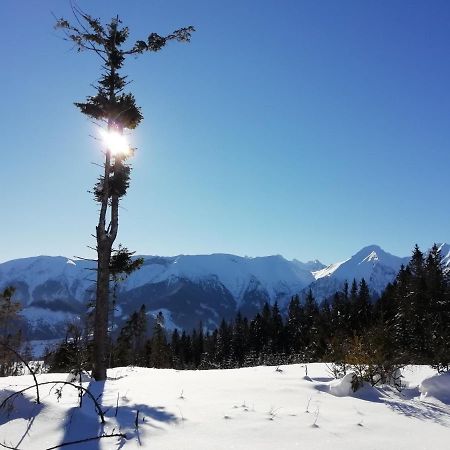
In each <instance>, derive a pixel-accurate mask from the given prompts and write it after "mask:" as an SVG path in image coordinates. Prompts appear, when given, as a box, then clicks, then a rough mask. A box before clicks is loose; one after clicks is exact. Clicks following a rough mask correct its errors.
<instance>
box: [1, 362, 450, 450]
mask: <svg viewBox="0 0 450 450" xmlns="http://www.w3.org/2000/svg"><path fill="white" fill-rule="evenodd" d="M279 369H280V370H278V371H277V370H275V368H274V367H254V368H245V369H233V370H209V371H176V370H171V369H170V370H169V369H167V370H161V369H159V370H158V369H145V368H131V367H124V368H116V369H112V370H109V372H108V376H109V377H108V380H107V381H106V382H105V383H101V382H97V383H96V382H91V383H85V384H84V386H86V387H87V386H89V389H90V390H91V391H92V393H93V394H94V396H95V397H97V396H99V398H100V402H101V404H102V408H103V409H104V410H105V411H106V412H105V417H106V424H105V425H104V427H102V426H101V425H100V423H99V419H98V417H97V416H96V414H95V411H94V408H93V405H92V402H91V401H90V400H89V399H88V398H85V399H84V400H83V406H82V408H81V409H80V408H78V407H77V405H78V395H77V392H76V390H75V389H72V388H70V387H69V386H66V387H65V388H64V390H63V393H62V394H63V395H62V398H61V399H60V400H59V401H58V400H57V397H56V395H55V387H54V385H53V384H50V385H48V386H42V387H41V399H42V405H36V404H35V403H34V390H33V389H30V390H29V391H27V392H26V393H24V396H19V397H18V398H17V401H16V402H15V403H14V407H13V410H12V411H10V412H9V415H8V411H7V410H6V409H3V410H2V411H0V441H1V442H2V443H5V444H7V445H10V446H11V447H14V448H18V449H26V450H42V449H45V448H49V447H52V446H55V445H57V444H60V443H62V442H68V441H73V440H77V439H84V438H89V437H93V436H96V435H98V434H100V433H101V432H102V431H104V432H106V433H110V432H112V431H113V430H115V432H118V431H120V432H122V433H126V435H127V439H126V440H122V442H120V440H118V439H116V438H104V439H101V440H98V441H94V442H89V443H83V444H79V445H71V446H69V447H68V448H73V449H74V450H80V449H83V450H112V449H118V448H121V449H124V450H133V449H136V450H137V449H152V450H162V449H164V450H174V449H177V450H179V449H180V450H191V449H192V450H211V449H214V450H225V449H226V450H228V449H241V450H243V449H245V450H248V449H261V450H273V449H281V450H284V449H296V448H298V449H305V448H307V449H310V450H330V449H335V450H361V449H364V450H375V449H377V450H379V449H395V450H414V449H417V450H427V449H429V450H432V449H433V450H444V449H448V437H449V435H450V433H449V431H450V429H449V428H450V407H449V405H448V404H445V403H442V404H440V405H439V406H436V405H434V404H431V403H428V402H423V401H421V400H420V396H419V394H420V393H419V390H418V384H419V383H420V382H421V381H422V380H423V379H424V378H426V377H429V376H430V375H431V373H430V369H428V368H425V367H418V366H416V367H412V368H410V369H409V370H406V371H405V382H406V383H407V384H408V388H407V389H405V391H403V393H402V394H399V393H397V392H396V391H395V390H393V389H391V388H388V387H384V388H379V389H375V388H370V389H367V390H364V389H362V390H361V391H360V392H359V393H357V394H356V395H354V394H352V393H350V392H347V395H343V396H335V395H331V394H330V385H331V384H332V383H333V381H332V379H331V378H330V376H329V373H328V370H327V368H326V365H325V364H308V377H306V376H305V367H304V366H302V365H292V366H281V367H280V368H279ZM66 378H67V375H66V374H46V375H39V376H38V379H39V380H40V381H49V382H50V381H56V380H65V379H66ZM335 384H336V383H335ZM340 384H341V385H343V384H344V383H342V381H341V383H340ZM31 385H32V378H31V376H21V377H9V378H0V389H1V391H0V399H1V398H5V397H6V395H8V394H9V393H11V392H13V391H17V390H19V389H21V388H24V387H26V386H31ZM434 386H436V385H435V384H434ZM439 389H440V388H439ZM348 394H349V395H348ZM117 399H118V403H119V408H118V413H117V416H116V415H115V406H116V402H117ZM138 410H139V421H138V422H139V426H138V429H137V430H136V429H135V418H136V412H137V411H138Z"/></svg>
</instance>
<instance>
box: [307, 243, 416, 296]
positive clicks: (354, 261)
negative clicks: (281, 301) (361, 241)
mask: <svg viewBox="0 0 450 450" xmlns="http://www.w3.org/2000/svg"><path fill="white" fill-rule="evenodd" d="M408 261H409V257H405V258H400V257H398V256H394V255H391V254H390V253H387V252H385V251H384V250H383V249H382V248H380V247H379V246H377V245H370V246H367V247H364V248H363V249H361V250H360V251H359V252H357V253H356V254H355V255H353V256H352V257H351V258H349V259H347V260H345V261H342V262H338V263H335V264H331V265H330V266H328V267H326V268H324V269H322V270H318V271H315V272H313V275H314V278H315V280H316V281H315V282H314V283H312V284H311V286H310V287H311V289H312V290H313V292H314V294H315V296H316V298H318V299H323V298H326V297H329V296H330V295H333V294H334V292H336V290H337V289H341V288H342V286H343V285H344V282H345V281H347V282H348V283H349V284H350V283H351V282H352V281H353V279H356V280H357V281H358V282H359V281H360V280H361V279H362V278H364V279H365V280H366V282H367V283H368V285H369V287H370V289H371V290H372V291H373V292H376V293H380V292H382V291H383V289H384V288H385V287H386V285H387V284H388V283H389V282H391V281H393V280H394V278H395V276H396V275H397V273H398V271H399V269H400V267H401V266H402V264H403V265H406V264H408Z"/></svg>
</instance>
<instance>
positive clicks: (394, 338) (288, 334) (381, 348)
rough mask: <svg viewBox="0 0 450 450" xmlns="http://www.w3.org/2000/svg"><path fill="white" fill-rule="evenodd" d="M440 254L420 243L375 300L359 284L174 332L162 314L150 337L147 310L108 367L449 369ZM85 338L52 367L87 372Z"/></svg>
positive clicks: (449, 319) (70, 340)
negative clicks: (209, 325) (309, 364)
mask: <svg viewBox="0 0 450 450" xmlns="http://www.w3.org/2000/svg"><path fill="white" fill-rule="evenodd" d="M449 275H450V274H449V273H448V272H447V273H446V271H445V270H444V267H443V264H442V256H441V254H440V251H439V247H438V246H437V245H434V246H433V247H432V249H431V250H430V251H429V252H428V253H427V254H426V255H425V254H424V253H422V252H421V250H420V249H419V247H418V246H416V247H415V248H414V250H413V253H412V258H411V260H410V262H409V264H408V265H407V266H405V267H404V266H402V267H401V269H400V271H399V273H398V274H397V276H396V278H395V280H394V281H393V282H392V283H390V284H389V285H388V286H387V287H386V289H385V290H384V292H383V293H382V294H381V295H380V296H378V297H375V296H373V295H371V293H370V290H369V286H368V284H367V282H366V281H365V280H364V279H362V280H361V281H360V282H359V283H357V282H356V281H355V280H353V282H351V283H350V284H348V283H345V284H344V287H343V289H342V290H341V291H339V292H336V293H335V294H334V295H333V296H332V297H331V298H329V299H326V300H325V301H323V302H322V303H320V304H318V302H316V299H315V298H314V296H313V295H312V292H311V290H310V291H309V293H308V294H307V295H306V296H305V297H304V298H300V296H299V295H296V296H294V297H293V298H292V299H291V300H290V302H289V304H288V306H287V309H286V311H283V312H282V311H281V310H280V307H279V305H278V303H276V302H275V303H274V304H273V305H269V304H267V303H266V304H265V305H264V306H263V308H262V309H261V311H260V312H259V313H258V314H256V316H255V317H253V318H250V319H249V318H247V317H243V316H242V315H241V314H240V313H239V312H238V313H237V315H236V317H235V319H234V320H233V321H231V322H226V321H225V320H222V322H221V324H220V326H219V327H218V328H216V329H215V330H214V331H205V329H204V327H203V326H202V324H201V323H200V324H199V326H198V328H197V329H194V330H192V331H191V332H187V331H179V330H177V329H175V330H174V331H173V332H172V333H171V334H170V335H168V333H167V332H166V329H165V326H164V317H163V315H162V313H159V314H158V316H157V318H156V321H155V325H154V327H153V330H151V331H152V333H151V337H148V334H149V331H150V330H147V317H146V311H145V307H144V306H142V307H141V309H140V310H139V311H136V312H134V313H133V314H132V315H131V316H130V317H129V319H128V320H127V321H126V323H125V325H124V326H123V327H122V329H121V330H120V333H119V334H118V336H117V338H116V339H115V340H114V342H111V348H110V354H109V366H111V367H115V366H128V365H138V366H145V367H156V368H175V369H226V368H237V367H245V366H255V365H281V364H289V363H307V362H318V361H325V362H332V363H334V364H333V370H334V371H335V374H336V375H340V374H342V373H345V372H346V368H347V367H349V366H351V367H352V368H353V369H354V370H355V368H356V369H357V370H361V371H364V374H365V375H364V376H365V377H366V378H367V377H368V378H369V379H370V380H371V381H374V380H375V382H376V381H377V380H380V379H381V380H382V381H386V379H387V378H390V377H391V376H393V374H395V371H396V370H397V369H398V368H399V367H401V366H403V365H406V364H428V365H431V366H433V367H435V368H436V369H438V370H439V371H444V370H448V369H449V367H450V346H449V345H448V343H449V342H450V277H449ZM86 341H88V340H86V339H83V335H82V334H81V333H80V332H79V330H77V329H76V328H75V329H72V331H71V332H70V333H68V336H67V338H66V340H65V342H64V343H63V344H62V345H61V346H60V348H59V349H58V350H57V351H56V352H53V353H51V354H49V357H48V360H49V364H50V367H51V369H52V370H55V371H67V370H69V369H71V368H73V366H74V365H75V366H79V367H82V366H86V367H89V364H90V362H89V360H88V359H89V358H88V355H89V351H86V348H85V346H86Z"/></svg>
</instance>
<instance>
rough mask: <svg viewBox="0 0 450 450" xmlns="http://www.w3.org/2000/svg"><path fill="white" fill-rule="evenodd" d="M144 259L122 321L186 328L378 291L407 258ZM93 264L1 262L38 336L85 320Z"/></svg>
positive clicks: (129, 286)
mask: <svg viewBox="0 0 450 450" xmlns="http://www.w3.org/2000/svg"><path fill="white" fill-rule="evenodd" d="M439 245H440V248H441V251H442V256H443V264H444V265H445V266H446V267H447V268H448V270H450V245H449V244H439ZM143 258H144V264H143V266H142V267H141V269H140V270H138V271H136V272H135V273H133V274H132V275H131V276H130V277H129V278H128V279H127V280H126V281H124V282H123V283H121V284H120V285H119V289H118V299H117V305H118V308H117V309H118V310H117V312H116V316H117V323H118V324H119V325H120V323H121V322H123V321H124V320H125V319H126V318H127V317H128V315H129V314H130V313H131V312H133V310H135V309H138V308H139V307H140V306H141V305H142V304H145V306H146V309H147V311H151V312H155V311H156V312H157V311H158V310H164V311H166V312H167V314H168V315H170V323H172V324H173V326H177V327H179V328H183V329H190V328H192V327H195V326H198V323H199V322H202V324H203V325H204V326H205V327H206V328H210V329H211V328H214V327H216V326H217V325H218V324H219V323H220V320H221V319H222V318H225V319H228V320H229V319H232V318H233V317H234V315H235V314H236V312H237V311H238V310H239V311H241V313H242V314H243V315H247V316H249V317H251V316H252V315H254V314H256V312H258V311H259V310H260V309H261V307H262V306H263V305H264V303H265V302H269V303H274V302H275V301H277V302H278V303H279V304H280V307H281V308H282V309H283V308H285V307H286V305H287V303H288V301H289V300H290V298H291V297H292V296H293V295H295V294H297V293H300V294H305V293H306V292H307V291H308V290H309V289H311V290H312V292H313V294H314V295H315V297H316V299H317V300H318V301H321V300H323V299H325V298H327V297H329V296H330V295H332V294H334V292H335V291H336V290H339V289H342V287H343V285H344V283H345V281H347V282H349V283H350V282H351V281H352V280H353V279H354V278H355V279H356V280H358V281H359V280H360V279H361V278H364V279H365V280H366V281H367V283H368V285H369V288H370V289H371V291H372V292H373V293H380V292H381V291H382V290H383V289H384V287H385V286H386V285H387V284H388V283H389V282H391V281H392V280H393V279H394V278H395V275H396V274H397V272H398V270H399V269H400V267H401V265H402V264H403V265H406V264H407V263H408V261H409V259H410V258H409V257H398V256H395V255H392V254H390V253H388V252H386V251H384V250H383V249H382V248H381V247H380V246H378V245H370V246H366V247H363V248H362V249H361V250H359V251H358V252H356V253H355V254H354V255H353V256H351V257H350V258H348V259H346V260H344V261H341V262H337V263H334V264H331V265H329V266H325V265H324V264H322V263H321V262H320V261H318V260H312V261H308V262H306V263H303V262H301V261H298V260H295V259H294V260H291V261H289V260H287V259H285V258H283V257H282V256H281V255H271V256H265V257H264V256H262V257H261V256H259V257H246V256H237V255H233V254H227V253H213V254H209V255H177V256H170V257H163V256H149V255H144V256H143ZM94 264H95V263H94V262H93V261H88V260H82V259H76V258H66V257H63V256H55V257H52V256H35V257H28V258H20V259H17V260H11V261H7V262H4V263H1V264H0V289H2V288H4V287H6V286H7V285H14V286H15V287H16V288H17V295H16V298H17V299H19V300H20V301H21V302H22V305H23V307H24V309H23V316H24V318H25V319H26V320H27V322H28V324H29V325H30V330H31V335H32V337H35V336H38V337H39V338H43V336H44V337H47V336H48V337H54V336H55V335H61V334H63V329H64V327H65V323H66V322H67V321H73V320H79V319H78V318H79V316H80V315H82V314H83V312H84V311H85V310H86V304H87V303H88V302H90V301H92V300H93V298H94V294H95V293H94V274H93V272H92V270H91V269H94V268H95V266H94Z"/></svg>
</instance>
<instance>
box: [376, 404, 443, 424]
mask: <svg viewBox="0 0 450 450" xmlns="http://www.w3.org/2000/svg"><path fill="white" fill-rule="evenodd" d="M384 403H385V404H386V405H387V406H388V407H389V408H391V409H392V410H393V411H395V412H397V413H399V414H402V415H404V416H406V417H411V418H414V419H419V420H422V421H429V422H434V423H437V424H438V425H442V426H444V427H447V428H450V408H449V407H448V406H445V405H444V406H438V405H434V404H432V403H427V402H422V401H420V400H403V401H398V400H391V399H387V400H386V401H385V402H384Z"/></svg>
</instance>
